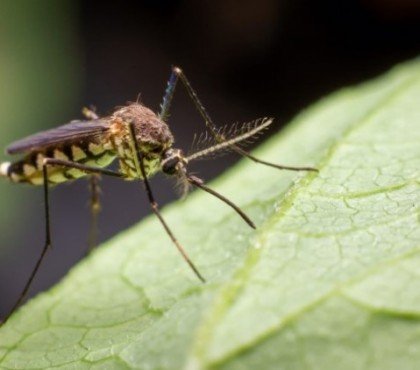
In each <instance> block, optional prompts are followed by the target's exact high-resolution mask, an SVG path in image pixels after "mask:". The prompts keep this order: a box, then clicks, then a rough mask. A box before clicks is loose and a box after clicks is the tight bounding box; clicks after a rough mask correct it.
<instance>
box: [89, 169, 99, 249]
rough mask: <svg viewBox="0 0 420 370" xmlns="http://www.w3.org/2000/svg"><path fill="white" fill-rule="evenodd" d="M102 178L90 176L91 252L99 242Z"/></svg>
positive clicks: (94, 175)
mask: <svg viewBox="0 0 420 370" xmlns="http://www.w3.org/2000/svg"><path fill="white" fill-rule="evenodd" d="M100 180H101V177H100V175H98V174H92V175H91V176H90V177H89V190H90V204H89V206H90V217H91V219H90V230H89V239H88V250H87V254H89V253H90V252H91V251H92V250H93V249H94V248H95V247H96V246H97V244H98V215H99V213H100V211H101V200H100V194H101V188H100V185H99V182H100Z"/></svg>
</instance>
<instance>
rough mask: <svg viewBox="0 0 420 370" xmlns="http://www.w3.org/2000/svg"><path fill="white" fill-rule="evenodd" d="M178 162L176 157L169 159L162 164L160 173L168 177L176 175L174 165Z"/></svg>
mask: <svg viewBox="0 0 420 370" xmlns="http://www.w3.org/2000/svg"><path fill="white" fill-rule="evenodd" d="M178 162H179V158H178V157H170V158H168V159H167V160H166V161H164V162H163V164H162V171H163V172H164V173H166V174H168V175H173V174H175V173H176V171H177V168H176V165H177V164H178Z"/></svg>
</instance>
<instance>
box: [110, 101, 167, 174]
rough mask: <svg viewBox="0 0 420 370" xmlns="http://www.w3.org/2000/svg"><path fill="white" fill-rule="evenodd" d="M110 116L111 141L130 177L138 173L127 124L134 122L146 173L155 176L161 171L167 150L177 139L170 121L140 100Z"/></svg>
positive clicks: (122, 169) (124, 172) (121, 166)
mask: <svg viewBox="0 0 420 370" xmlns="http://www.w3.org/2000/svg"><path fill="white" fill-rule="evenodd" d="M110 118H111V122H112V123H111V127H110V142H111V144H112V146H113V148H114V150H115V152H116V154H117V155H118V158H119V161H120V170H121V172H122V173H123V174H124V175H126V176H127V179H133V178H136V177H137V173H136V169H135V164H134V160H133V158H132V150H131V148H130V144H129V140H130V139H129V134H128V130H127V124H131V123H132V124H133V125H134V131H135V139H136V141H137V144H138V147H139V150H140V151H141V152H142V154H143V155H144V166H145V170H146V174H147V175H148V176H151V175H153V174H154V173H155V172H156V171H158V170H159V165H160V162H161V158H162V155H163V153H164V152H165V151H166V150H168V148H170V147H171V146H172V143H173V141H174V140H173V136H172V133H171V131H170V130H169V127H168V125H167V124H166V123H165V122H163V121H162V120H161V119H160V118H159V117H158V116H157V115H156V114H155V113H154V112H153V111H152V110H150V109H149V108H147V107H145V106H144V105H141V104H139V103H131V104H129V105H128V106H125V107H122V108H119V109H117V110H116V111H115V112H114V113H113V114H112V116H111V117H110Z"/></svg>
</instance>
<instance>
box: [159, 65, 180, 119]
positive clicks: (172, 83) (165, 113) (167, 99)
mask: <svg viewBox="0 0 420 370" xmlns="http://www.w3.org/2000/svg"><path fill="white" fill-rule="evenodd" d="M177 82H178V73H177V70H176V67H175V68H172V73H171V76H170V77H169V80H168V83H167V86H166V90H165V95H164V96H163V99H162V103H161V104H160V113H159V118H160V119H161V120H162V121H166V120H167V119H168V117H169V109H170V107H171V102H172V98H173V96H174V93H175V87H176V83H177Z"/></svg>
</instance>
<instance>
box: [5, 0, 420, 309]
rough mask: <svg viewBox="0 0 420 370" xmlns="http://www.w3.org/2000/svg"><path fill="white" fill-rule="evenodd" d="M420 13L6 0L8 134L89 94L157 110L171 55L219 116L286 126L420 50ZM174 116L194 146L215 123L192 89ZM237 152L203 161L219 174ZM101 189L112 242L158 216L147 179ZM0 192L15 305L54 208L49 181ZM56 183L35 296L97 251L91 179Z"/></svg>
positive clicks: (358, 5)
mask: <svg viewBox="0 0 420 370" xmlns="http://www.w3.org/2000/svg"><path fill="white" fill-rule="evenodd" d="M419 21H420V2H419V1H417V0H383V1H381V0H359V1H335V0H330V1H328V0H327V1H304V0H284V1H275V0H260V1H233V0H213V1H209V0H208V1H194V0H184V1H181V0H179V1H152V0H150V1H119V2H109V3H107V2H104V1H98V0H95V1H94V0H91V1H79V2H77V1H70V0H62V1H59V2H58V1H53V0H45V1H43V2H33V1H29V0H27V1H20V2H15V1H12V0H7V1H6V0H3V1H1V2H0V98H1V101H0V115H1V123H0V144H1V145H2V146H6V145H7V144H8V143H9V142H10V141H13V140H16V139H18V138H20V136H24V135H28V134H31V133H34V132H36V131H40V130H44V129H47V128H50V127H53V126H57V125H59V124H63V123H65V122H66V121H70V120H71V119H75V118H79V117H80V108H81V107H82V106H83V105H88V104H94V105H95V106H96V107H97V109H98V111H99V113H101V114H108V113H110V112H111V111H112V109H113V107H115V106H117V105H121V104H124V103H125V102H127V101H129V100H131V101H133V100H135V99H136V98H137V95H138V94H139V93H141V100H142V102H143V103H144V104H145V105H147V106H150V107H151V108H152V109H154V110H157V109H158V106H159V103H160V101H161V98H162V95H163V92H164V88H165V84H166V80H167V78H168V77H169V73H170V66H171V65H180V66H181V67H182V68H183V69H184V71H185V72H186V74H187V76H188V77H189V78H190V80H191V82H192V84H193V86H194V87H195V88H196V90H197V91H198V93H199V96H200V97H201V99H202V101H203V103H204V104H205V105H206V107H207V109H208V111H209V112H210V114H211V115H212V116H213V119H214V120H215V121H216V122H217V123H219V124H226V123H231V122H237V121H240V122H242V121H247V120H252V119H254V118H257V117H262V116H274V117H275V118H276V121H275V127H273V128H272V130H271V131H270V133H274V132H276V131H278V130H279V129H280V128H281V126H282V125H284V124H285V123H287V121H288V120H290V119H291V118H292V117H293V115H295V114H296V113H297V112H299V111H300V110H301V109H302V108H304V107H306V106H307V105H309V104H310V103H311V102H313V101H315V100H317V99H318V98H320V97H322V96H324V95H326V94H328V93H330V92H332V91H334V90H336V89H338V88H341V87H344V86H348V85H351V84H355V83H358V82H361V81H364V80H366V79H369V78H371V77H374V76H377V75H378V74H380V73H382V72H384V71H386V70H387V69H389V68H390V67H392V66H393V65H395V64H397V63H399V62H402V61H404V60H406V59H409V58H413V57H416V56H417V55H418V53H419V51H420V41H419V40H420V26H419V24H420V22H419ZM169 123H170V126H171V129H172V130H173V132H174V135H175V137H176V141H177V145H178V146H180V147H182V148H184V149H188V147H189V143H190V142H191V139H192V137H193V134H194V133H197V132H200V131H202V129H203V124H202V121H201V120H200V117H199V116H198V114H197V113H196V112H195V111H194V108H193V106H192V104H191V102H190V101H189V100H188V98H187V97H186V94H185V93H184V92H183V90H182V89H178V90H177V95H176V96H175V100H174V104H173V110H172V115H171V118H170V122H169ZM320 130H322V127H320ZM314 140H316V138H314ZM6 158H7V157H6V156H5V157H4V158H3V159H4V160H8V159H6ZM9 160H10V159H9ZM236 160H237V158H235V157H234V156H230V157H228V158H227V159H226V160H215V161H207V162H202V163H200V164H199V165H198V166H196V168H195V170H197V171H199V172H200V175H202V176H203V177H204V178H205V179H211V178H212V177H214V176H215V175H217V174H218V173H220V172H222V171H223V169H225V168H226V167H227V166H229V165H231V164H232V163H234V162H235V161H236ZM294 164H295V165H297V163H294ZM152 185H153V187H154V189H155V192H156V195H157V198H158V199H159V200H160V202H161V204H165V203H167V202H168V201H169V200H171V199H174V198H175V197H176V194H175V192H174V191H173V186H172V184H171V181H170V180H168V179H165V178H164V177H163V176H157V177H156V178H155V179H153V181H152ZM102 187H103V197H102V198H103V212H102V214H101V217H100V225H101V227H100V229H101V240H106V239H108V238H109V237H111V236H112V235H114V234H116V233H117V232H118V231H120V230H122V229H124V228H127V227H128V226H129V225H132V224H134V223H135V222H137V221H138V220H139V219H140V218H142V217H144V216H145V215H147V214H149V208H148V205H147V202H146V198H145V195H144V194H143V193H142V192H141V189H140V186H139V184H135V183H124V182H118V181H117V180H112V179H111V180H108V179H104V181H103V184H102ZM0 192H1V194H0V201H1V205H0V221H1V228H0V232H1V234H0V238H1V239H0V247H1V248H0V313H1V314H2V315H4V314H5V313H6V312H7V310H8V309H9V308H10V307H11V305H12V304H13V303H14V300H15V299H16V298H17V296H18V294H19V291H20V289H22V287H23V285H24V283H25V279H26V278H27V277H28V275H29V273H30V269H31V268H32V267H33V265H34V263H35V260H36V258H37V257H38V255H39V252H40V249H41V248H42V245H43V240H44V234H43V230H44V219H43V213H42V212H43V208H42V191H41V188H34V187H29V186H14V185H12V184H9V183H7V182H6V181H1V184H0ZM52 193H53V194H52V200H51V201H52V216H53V222H52V224H53V238H54V248H53V250H52V251H51V252H50V254H49V255H48V257H47V259H46V260H45V262H44V265H43V268H42V271H41V272H40V273H39V275H38V276H37V278H36V281H35V283H34V286H33V289H32V290H31V292H32V293H31V294H34V293H35V292H36V291H39V290H45V289H46V288H48V287H49V286H51V285H52V284H53V283H54V282H56V281H57V280H58V279H59V278H60V277H62V276H63V275H65V274H66V272H67V271H68V269H69V268H70V267H71V266H72V265H74V264H75V263H76V262H77V261H78V260H79V259H80V258H82V256H83V254H84V251H85V249H86V239H87V234H88V228H89V214H88V208H87V203H88V193H87V183H86V182H85V181H79V182H76V183H73V184H71V185H70V186H66V185H62V186H60V187H57V188H56V189H54V191H53V192H52ZM139 268H141V266H139Z"/></svg>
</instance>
